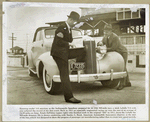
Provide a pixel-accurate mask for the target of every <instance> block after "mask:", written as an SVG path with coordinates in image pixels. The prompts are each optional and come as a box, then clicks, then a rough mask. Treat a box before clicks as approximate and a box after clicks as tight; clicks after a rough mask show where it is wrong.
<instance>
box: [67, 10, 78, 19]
mask: <svg viewBox="0 0 150 122" xmlns="http://www.w3.org/2000/svg"><path fill="white" fill-rule="evenodd" d="M67 16H68V17H69V18H72V19H74V20H77V21H78V20H79V18H80V15H79V14H78V13H77V12H75V11H72V12H71V13H70V15H67Z"/></svg>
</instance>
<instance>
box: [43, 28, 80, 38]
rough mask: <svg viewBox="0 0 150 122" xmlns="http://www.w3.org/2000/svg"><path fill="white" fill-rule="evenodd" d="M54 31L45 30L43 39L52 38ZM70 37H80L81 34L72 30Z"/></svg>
mask: <svg viewBox="0 0 150 122" xmlns="http://www.w3.org/2000/svg"><path fill="white" fill-rule="evenodd" d="M55 30H56V29H46V30H45V38H47V39H50V38H54V37H55ZM72 36H73V37H77V36H82V33H81V31H79V30H72Z"/></svg>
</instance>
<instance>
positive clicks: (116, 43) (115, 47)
mask: <svg viewBox="0 0 150 122" xmlns="http://www.w3.org/2000/svg"><path fill="white" fill-rule="evenodd" d="M102 42H103V44H105V45H106V47H107V52H111V51H116V52H118V53H120V54H122V53H125V52H127V48H126V47H125V46H124V45H122V44H121V42H120V40H119V37H118V36H117V35H116V34H115V33H112V34H111V35H110V37H109V38H105V37H104V38H103V39H102Z"/></svg>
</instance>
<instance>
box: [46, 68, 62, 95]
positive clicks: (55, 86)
mask: <svg viewBox="0 0 150 122" xmlns="http://www.w3.org/2000/svg"><path fill="white" fill-rule="evenodd" d="M43 83H44V88H45V90H46V92H47V93H49V94H51V95H54V94H56V93H57V91H59V90H60V86H61V84H60V83H56V82H54V81H53V79H52V77H51V76H50V75H49V74H48V72H47V70H46V69H45V67H44V68H43Z"/></svg>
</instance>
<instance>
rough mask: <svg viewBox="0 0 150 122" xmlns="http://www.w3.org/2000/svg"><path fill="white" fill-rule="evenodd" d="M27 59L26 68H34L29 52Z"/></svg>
mask: <svg viewBox="0 0 150 122" xmlns="http://www.w3.org/2000/svg"><path fill="white" fill-rule="evenodd" d="M27 57H28V66H29V68H35V66H34V64H33V60H32V52H31V51H29V52H28V53H27Z"/></svg>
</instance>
